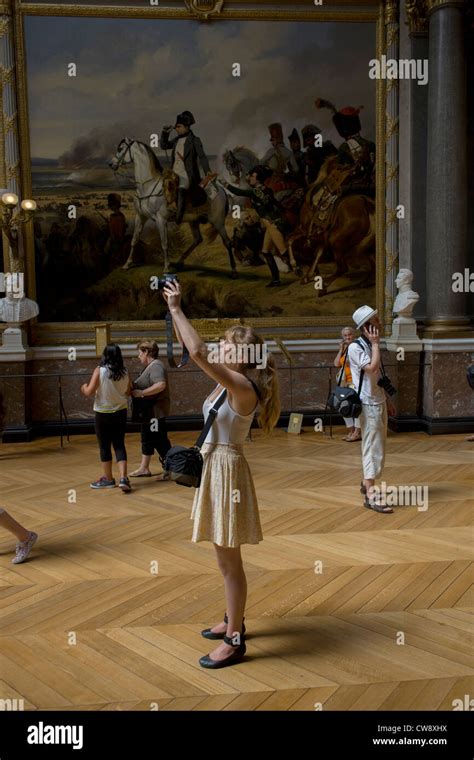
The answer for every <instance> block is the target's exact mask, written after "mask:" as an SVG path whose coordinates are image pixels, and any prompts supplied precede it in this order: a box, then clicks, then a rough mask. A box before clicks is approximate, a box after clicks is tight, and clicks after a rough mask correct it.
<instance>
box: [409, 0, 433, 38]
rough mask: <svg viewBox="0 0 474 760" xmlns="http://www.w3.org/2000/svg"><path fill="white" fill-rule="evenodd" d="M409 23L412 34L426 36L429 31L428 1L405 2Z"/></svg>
mask: <svg viewBox="0 0 474 760" xmlns="http://www.w3.org/2000/svg"><path fill="white" fill-rule="evenodd" d="M405 11H406V14H407V21H406V22H405V23H406V24H407V26H408V28H409V30H410V34H424V33H425V32H427V31H428V4H427V0H405Z"/></svg>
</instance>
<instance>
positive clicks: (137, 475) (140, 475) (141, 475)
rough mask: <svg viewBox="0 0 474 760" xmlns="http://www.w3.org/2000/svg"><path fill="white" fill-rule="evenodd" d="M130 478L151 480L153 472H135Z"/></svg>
mask: <svg viewBox="0 0 474 760" xmlns="http://www.w3.org/2000/svg"><path fill="white" fill-rule="evenodd" d="M129 478H151V472H143V470H134V471H133V472H131V473H130V475H129Z"/></svg>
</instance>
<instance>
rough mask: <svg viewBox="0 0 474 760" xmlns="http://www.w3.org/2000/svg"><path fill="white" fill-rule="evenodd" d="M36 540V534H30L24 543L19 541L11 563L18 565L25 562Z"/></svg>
mask: <svg viewBox="0 0 474 760" xmlns="http://www.w3.org/2000/svg"><path fill="white" fill-rule="evenodd" d="M37 538H38V534H37V533H33V532H30V536H29V538H27V539H26V541H20V542H19V543H18V544H17V545H16V554H15V557H14V558H13V559H12V563H13V564H14V565H20V564H21V563H22V562H24V561H25V559H26V558H27V557H28V556H29V554H30V552H31V550H32V548H33V546H34V545H35V543H36V539H37Z"/></svg>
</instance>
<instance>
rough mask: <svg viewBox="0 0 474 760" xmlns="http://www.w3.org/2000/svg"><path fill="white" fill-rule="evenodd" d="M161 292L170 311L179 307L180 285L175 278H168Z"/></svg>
mask: <svg viewBox="0 0 474 760" xmlns="http://www.w3.org/2000/svg"><path fill="white" fill-rule="evenodd" d="M162 292H163V298H164V299H165V301H166V303H167V304H168V309H169V310H170V311H171V312H172V311H176V310H177V309H179V308H180V307H181V286H180V284H179V282H178V281H177V280H169V281H168V282H167V283H166V285H165V287H164V288H163V291H162Z"/></svg>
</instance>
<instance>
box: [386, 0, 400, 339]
mask: <svg viewBox="0 0 474 760" xmlns="http://www.w3.org/2000/svg"><path fill="white" fill-rule="evenodd" d="M383 53H384V54H385V55H386V56H387V60H388V59H390V58H393V59H395V60H397V61H398V58H399V6H398V0H386V2H385V47H384V50H383ZM398 88H399V86H398V79H387V82H386V87H385V124H386V127H385V294H384V295H385V323H386V324H385V327H386V332H387V333H388V332H389V331H388V327H389V326H390V325H391V323H392V306H393V301H394V297H395V292H396V288H395V278H396V276H397V269H398V253H399V252H398V217H397V206H398V203H399V200H398V197H399V195H398V132H399V123H398V119H399V115H398Z"/></svg>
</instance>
